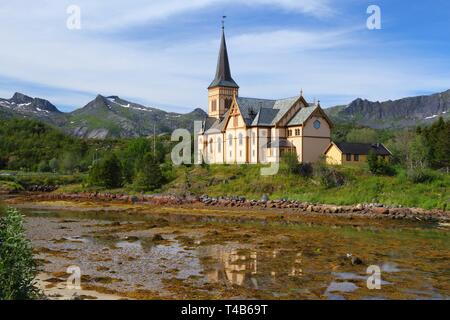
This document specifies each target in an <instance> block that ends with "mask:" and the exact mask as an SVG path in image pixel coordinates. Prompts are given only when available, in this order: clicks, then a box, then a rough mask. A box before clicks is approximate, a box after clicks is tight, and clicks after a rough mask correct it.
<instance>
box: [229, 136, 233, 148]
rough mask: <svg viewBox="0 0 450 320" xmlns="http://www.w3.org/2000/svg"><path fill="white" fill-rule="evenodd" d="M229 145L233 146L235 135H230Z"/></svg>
mask: <svg viewBox="0 0 450 320" xmlns="http://www.w3.org/2000/svg"><path fill="white" fill-rule="evenodd" d="M228 145H229V146H230V147H231V146H233V136H232V135H231V134H229V135H228Z"/></svg>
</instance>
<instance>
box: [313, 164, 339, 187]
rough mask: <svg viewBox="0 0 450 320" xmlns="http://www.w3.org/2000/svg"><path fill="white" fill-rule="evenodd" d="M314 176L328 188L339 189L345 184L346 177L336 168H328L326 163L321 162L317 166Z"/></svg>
mask: <svg viewBox="0 0 450 320" xmlns="http://www.w3.org/2000/svg"><path fill="white" fill-rule="evenodd" d="M314 176H315V177H316V178H317V179H318V180H319V181H320V184H321V185H322V186H324V187H326V188H333V187H339V186H342V185H343V184H344V183H345V177H344V175H343V174H342V173H340V172H339V171H337V170H336V169H335V168H331V167H329V166H327V165H326V163H325V162H324V161H319V162H317V163H316V164H315V166H314Z"/></svg>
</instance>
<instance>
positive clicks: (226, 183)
mask: <svg viewBox="0 0 450 320" xmlns="http://www.w3.org/2000/svg"><path fill="white" fill-rule="evenodd" d="M260 168H261V166H253V165H251V166H249V165H210V166H206V167H191V168H185V167H179V168H177V169H176V170H177V172H176V173H177V174H176V176H177V178H176V179H175V180H174V181H172V182H171V183H170V184H168V185H167V186H166V187H165V191H166V192H170V193H180V192H183V190H186V189H189V191H190V192H191V193H194V194H208V195H210V196H215V197H217V196H245V197H247V198H249V199H250V198H251V199H260V198H261V196H262V195H263V194H267V195H269V196H270V198H271V199H279V198H287V199H292V200H301V201H307V202H316V203H326V204H336V205H351V204H357V203H370V202H377V203H383V204H387V205H402V206H407V207H421V208H424V209H433V208H442V207H443V205H444V204H445V203H447V206H448V204H449V198H450V194H449V188H448V186H449V185H450V177H449V175H445V174H439V173H436V179H435V180H434V181H432V182H430V183H422V184H421V183H419V184H415V183H412V182H410V181H408V180H407V179H406V175H405V174H404V172H403V171H401V170H399V173H398V174H397V175H396V176H394V177H387V176H375V175H372V174H371V173H370V172H369V171H368V170H367V168H366V167H365V166H353V167H352V166H348V167H337V170H339V171H340V172H342V173H343V174H344V175H345V177H346V183H345V184H344V185H343V186H341V187H335V188H325V187H323V186H321V185H320V183H319V181H317V180H316V179H315V178H303V177H300V176H298V175H289V174H285V173H283V170H280V172H279V173H278V174H277V175H274V176H261V175H260V171H259V170H260ZM230 178H231V179H230ZM187 180H189V183H190V187H189V188H188V187H187Z"/></svg>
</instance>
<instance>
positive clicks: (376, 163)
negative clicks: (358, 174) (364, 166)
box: [367, 151, 395, 176]
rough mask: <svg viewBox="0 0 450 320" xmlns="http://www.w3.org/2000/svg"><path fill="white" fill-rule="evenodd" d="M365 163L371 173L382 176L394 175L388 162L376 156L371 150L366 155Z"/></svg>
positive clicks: (393, 170)
mask: <svg viewBox="0 0 450 320" xmlns="http://www.w3.org/2000/svg"><path fill="white" fill-rule="evenodd" d="M367 163H368V165H369V170H370V172H372V173H373V174H376V175H383V176H393V175H395V169H394V168H393V167H392V166H391V165H390V164H389V163H388V162H386V161H385V160H383V159H382V158H380V157H378V156H377V155H376V154H375V152H373V151H370V152H369V154H368V156H367Z"/></svg>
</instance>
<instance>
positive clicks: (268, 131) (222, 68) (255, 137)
mask: <svg viewBox="0 0 450 320" xmlns="http://www.w3.org/2000/svg"><path fill="white" fill-rule="evenodd" d="M332 128H333V124H332V122H331V121H330V119H329V118H328V117H327V115H326V114H325V112H324V111H323V110H322V108H321V107H320V102H317V103H308V102H307V101H306V100H305V98H304V97H303V92H301V93H300V95H298V96H295V97H291V98H286V99H280V100H269V99H257V98H244V97H240V96H239V86H238V84H237V83H236V82H235V81H234V80H233V78H232V76H231V69H230V63H229V59H228V51H227V45H226V40H225V30H224V28H222V39H221V43H220V51H219V58H218V62H217V70H216V75H215V78H214V80H213V81H212V82H211V84H210V86H209V87H208V116H207V117H206V118H205V119H204V121H203V122H202V127H201V130H200V131H199V132H197V143H198V145H197V146H198V152H199V158H198V159H199V162H201V161H205V162H206V163H211V164H224V163H227V164H234V163H237V164H245V163H249V164H257V163H269V162H276V161H278V159H279V157H282V156H283V154H285V153H286V152H294V153H295V154H296V155H297V157H298V160H299V161H300V162H309V163H313V162H316V161H318V160H319V159H320V157H321V156H322V155H323V154H324V152H325V151H326V149H327V148H328V147H329V146H330V144H331V130H332ZM202 159H203V160H202Z"/></svg>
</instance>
